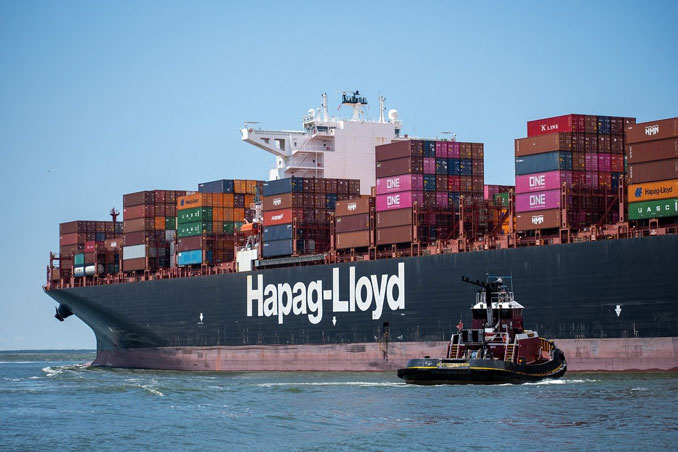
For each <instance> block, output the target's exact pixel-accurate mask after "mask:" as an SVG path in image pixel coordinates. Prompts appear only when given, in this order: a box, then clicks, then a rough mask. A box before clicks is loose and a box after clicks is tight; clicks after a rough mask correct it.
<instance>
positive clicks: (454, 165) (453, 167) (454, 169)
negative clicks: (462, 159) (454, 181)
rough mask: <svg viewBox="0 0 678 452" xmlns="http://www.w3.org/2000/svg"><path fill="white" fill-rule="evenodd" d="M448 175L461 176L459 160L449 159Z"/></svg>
mask: <svg viewBox="0 0 678 452" xmlns="http://www.w3.org/2000/svg"><path fill="white" fill-rule="evenodd" d="M447 174H449V175H450V176H459V175H460V174H459V159H447Z"/></svg>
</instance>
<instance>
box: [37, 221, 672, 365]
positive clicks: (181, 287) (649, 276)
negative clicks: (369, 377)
mask: <svg viewBox="0 0 678 452" xmlns="http://www.w3.org/2000/svg"><path fill="white" fill-rule="evenodd" d="M677 255H678V236H675V235H668V236H660V237H646V238H637V239H621V240H608V241H600V242H586V243H575V244H569V245H557V246H536V247H529V248H518V249H508V250H493V251H479V252H469V253H456V254H442V255H433V256H422V257H414V258H406V259H385V260H377V261H364V262H355V263H344V264H336V265H315V266H307V267H286V268H280V269H270V270H264V271H255V272H247V273H234V274H221V275H211V276H201V277H191V278H177V279H165V280H154V281H145V282H136V283H126V284H108V285H98V286H89V287H78V288H71V289H58V290H49V291H47V294H48V295H50V296H51V297H52V298H54V299H55V300H56V301H57V302H58V303H60V304H61V305H62V306H63V307H64V311H66V310H68V311H70V312H72V313H73V314H75V316H77V317H79V318H80V319H82V320H83V321H84V322H85V323H86V324H87V325H89V326H90V327H91V328H92V330H93V331H94V333H95V335H96V339H97V351H98V357H97V360H96V361H95V364H101V365H113V366H121V367H153V368H180V369H186V368H203V367H207V368H210V369H215V368H217V370H229V369H232V370H241V369H250V368H257V369H259V368H260V367H257V366H254V367H252V365H251V363H250V364H249V365H245V364H242V363H241V364H235V361H237V359H235V360H234V361H229V360H228V359H226V358H224V356H228V354H229V353H232V352H233V353H234V352H235V351H242V352H243V353H246V354H247V356H250V357H251V356H255V357H256V356H261V357H262V358H261V359H262V361H261V362H262V363H263V364H262V365H263V368H264V369H274V368H275V369H278V368H281V369H309V370H313V369H318V370H323V369H325V368H330V369H334V368H337V370H340V369H345V370H360V369H363V370H369V369H382V368H394V366H395V368H397V367H402V366H403V365H404V364H405V362H406V359H405V358H404V357H405V356H407V357H408V358H409V357H411V356H416V354H413V353H411V352H412V347H413V344H414V345H417V344H418V345H419V346H424V345H426V344H430V343H438V342H444V341H447V340H449V338H450V335H451V334H452V333H453V332H455V331H456V325H457V323H458V322H459V320H460V319H461V320H462V321H463V322H464V323H467V322H468V323H467V324H470V318H468V316H469V314H468V312H469V309H468V308H469V301H468V300H469V299H470V297H471V296H472V295H473V289H472V288H469V287H468V286H467V285H465V284H463V283H462V282H461V280H460V275H462V274H464V275H477V277H480V278H482V277H484V275H485V274H493V275H511V276H513V280H514V281H515V284H514V292H515V294H516V299H517V300H518V301H520V302H521V303H523V304H524V305H527V306H529V308H528V309H526V311H525V318H526V321H527V322H528V323H529V324H530V326H531V327H532V328H533V329H534V330H536V331H538V332H539V333H540V335H542V336H545V337H549V338H552V339H559V340H560V339H572V340H573V341H571V343H572V344H575V343H581V341H585V340H596V341H600V340H603V341H604V340H612V341H614V340H617V339H627V340H629V341H633V340H635V338H636V337H640V338H645V339H647V338H669V342H670V343H669V345H668V347H669V348H670V347H671V343H675V342H676V341H675V338H676V337H678V303H676V300H678V285H677V284H676V283H675V281H674V279H675V275H676V274H678V265H676V256H677ZM577 341H579V342H577ZM639 341H640V342H639V343H643V342H642V340H640V339H639ZM573 346H574V345H573ZM408 347H409V348H408ZM577 347H579V346H577ZM588 347H589V348H591V347H593V348H596V347H597V345H595V344H594V345H589V346H588ZM624 347H627V345H623V347H622V348H624ZM630 347H633V345H631V346H630ZM644 347H646V348H652V347H655V345H652V344H651V345H649V346H644ZM661 347H665V344H664V345H661ZM613 348H614V346H613ZM285 350H287V351H288V352H284V351H285ZM361 350H362V351H364V352H365V353H368V354H369V355H370V356H369V358H366V359H365V360H359V361H360V364H356V365H353V364H354V363H353V362H352V361H351V360H352V359H355V356H356V354H359V353H360V351H361ZM401 351H402V354H401V353H400V352H401ZM565 351H566V353H567V354H568V356H570V351H569V350H567V349H566V350H565ZM316 352H317V356H315V357H314V353H316ZM640 352H641V353H642V350H641V351H640ZM262 353H263V354H264V355H266V356H265V357H264V356H263V355H262ZM266 353H268V354H266ZM328 353H329V354H335V355H334V356H329V357H326V356H325V355H326V354H328ZM582 353H584V352H582ZM661 353H664V352H661ZM427 354H430V353H427ZM183 355H186V356H190V357H191V358H190V360H192V361H196V360H197V361H200V360H201V359H203V358H202V357H204V360H205V361H209V360H214V359H218V360H219V363H220V364H219V365H218V366H210V365H209V363H208V364H207V365H203V364H202V363H201V364H197V365H194V363H193V364H190V365H189V364H187V363H182V362H181V356H183ZM236 355H237V354H236ZM236 355H234V356H235V357H236V358H237V356H240V357H241V358H242V357H243V356H244V355H237V356H236ZM584 355H585V353H584V354H582V355H581V358H582V359H585V358H586V356H584ZM215 356H219V358H214V357H215ZM396 356H397V357H398V358H397V359H398V360H401V361H400V362H395V358H394V357H396ZM663 358H664V359H666V358H667V357H666V356H664V357H663ZM668 358H669V365H670V366H674V364H675V354H674V355H673V356H669V357H668ZM248 359H249V358H248ZM389 359H390V361H389ZM267 360H268V361H267ZM276 360H282V361H284V362H282V361H281V362H278V361H276ZM672 360H673V361H672ZM325 361H327V362H328V363H330V364H327V365H326V366H325V365H320V364H318V363H321V362H325ZM356 362H357V361H356ZM275 363H277V364H275ZM314 363H315V364H318V365H315V364H314ZM384 363H388V364H384ZM672 363H673V364H672ZM674 367H675V366H674Z"/></svg>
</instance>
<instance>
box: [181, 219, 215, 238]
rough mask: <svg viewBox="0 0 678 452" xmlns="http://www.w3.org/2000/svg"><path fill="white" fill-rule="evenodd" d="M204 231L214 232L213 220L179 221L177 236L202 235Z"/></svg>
mask: <svg viewBox="0 0 678 452" xmlns="http://www.w3.org/2000/svg"><path fill="white" fill-rule="evenodd" d="M203 232H212V222H211V221H210V222H202V221H195V222H193V223H183V224H181V223H179V225H178V227H177V236H178V237H179V238H181V237H190V236H192V235H200V234H202V233H203Z"/></svg>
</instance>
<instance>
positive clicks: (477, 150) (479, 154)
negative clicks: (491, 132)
mask: <svg viewBox="0 0 678 452" xmlns="http://www.w3.org/2000/svg"><path fill="white" fill-rule="evenodd" d="M471 158H472V159H474V160H483V159H484V158H485V145H484V144H483V143H471Z"/></svg>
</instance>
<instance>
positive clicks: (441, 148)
mask: <svg viewBox="0 0 678 452" xmlns="http://www.w3.org/2000/svg"><path fill="white" fill-rule="evenodd" d="M436 157H437V158H442V159H446V158H447V141H436Z"/></svg>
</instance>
